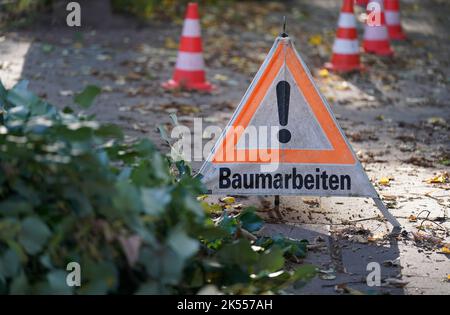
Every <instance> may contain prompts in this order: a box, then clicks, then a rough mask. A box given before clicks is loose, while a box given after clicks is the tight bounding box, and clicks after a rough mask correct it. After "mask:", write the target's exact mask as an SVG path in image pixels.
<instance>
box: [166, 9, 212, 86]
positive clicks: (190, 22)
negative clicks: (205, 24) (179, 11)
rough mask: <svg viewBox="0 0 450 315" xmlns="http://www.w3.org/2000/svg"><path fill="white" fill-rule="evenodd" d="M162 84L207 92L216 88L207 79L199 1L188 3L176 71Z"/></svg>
mask: <svg viewBox="0 0 450 315" xmlns="http://www.w3.org/2000/svg"><path fill="white" fill-rule="evenodd" d="M162 86H163V87H164V88H165V89H176V88H185V89H188V90H198V91H206V92H210V91H211V90H213V89H214V86H213V85H212V84H211V83H209V82H207V81H206V74H205V63H204V61H203V48H202V38H201V31H200V20H199V14H198V4H197V3H189V4H188V7H187V11H186V17H185V20H184V25H183V32H182V34H181V40H180V48H179V50H178V57H177V63H176V65H175V71H174V73H173V77H172V79H171V80H169V81H167V82H165V83H163V84H162Z"/></svg>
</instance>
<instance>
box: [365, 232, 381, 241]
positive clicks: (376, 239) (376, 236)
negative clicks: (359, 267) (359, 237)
mask: <svg viewBox="0 0 450 315" xmlns="http://www.w3.org/2000/svg"><path fill="white" fill-rule="evenodd" d="M383 238H384V234H383V233H377V234H375V235H373V236H369V237H368V238H367V241H369V242H376V241H380V240H382V239H383Z"/></svg>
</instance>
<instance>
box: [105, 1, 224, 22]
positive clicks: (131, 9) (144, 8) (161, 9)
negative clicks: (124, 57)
mask: <svg viewBox="0 0 450 315" xmlns="http://www.w3.org/2000/svg"><path fill="white" fill-rule="evenodd" d="M111 1H112V2H111V3H112V6H113V8H114V10H116V11H119V12H120V11H122V12H128V13H131V14H133V15H136V16H139V17H141V18H151V17H154V16H156V15H158V16H159V17H161V16H165V17H178V18H181V17H182V14H183V13H184V11H185V10H186V6H187V4H188V3H189V2H192V0H111ZM230 1H231V0H227V1H223V0H222V1H220V0H200V1H197V2H199V3H200V7H203V6H207V5H220V4H222V5H224V4H229V3H230Z"/></svg>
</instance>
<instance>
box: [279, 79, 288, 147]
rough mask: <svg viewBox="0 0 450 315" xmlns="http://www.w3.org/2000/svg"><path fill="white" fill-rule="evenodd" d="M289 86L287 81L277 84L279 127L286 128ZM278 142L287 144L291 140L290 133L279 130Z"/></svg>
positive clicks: (285, 130)
mask: <svg viewBox="0 0 450 315" xmlns="http://www.w3.org/2000/svg"><path fill="white" fill-rule="evenodd" d="M290 93H291V86H290V85H289V82H287V81H280V82H278V84H277V102H278V119H279V121H280V125H281V126H286V125H287V123H288V117H289V97H290ZM278 140H279V141H280V142H281V143H288V142H289V141H290V140H291V132H290V131H289V130H287V129H281V130H280V131H279V132H278Z"/></svg>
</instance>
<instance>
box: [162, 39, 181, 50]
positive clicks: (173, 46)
mask: <svg viewBox="0 0 450 315" xmlns="http://www.w3.org/2000/svg"><path fill="white" fill-rule="evenodd" d="M164 47H166V48H167V49H177V48H178V43H177V42H176V41H174V40H173V38H171V37H166V40H165V41H164Z"/></svg>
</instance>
